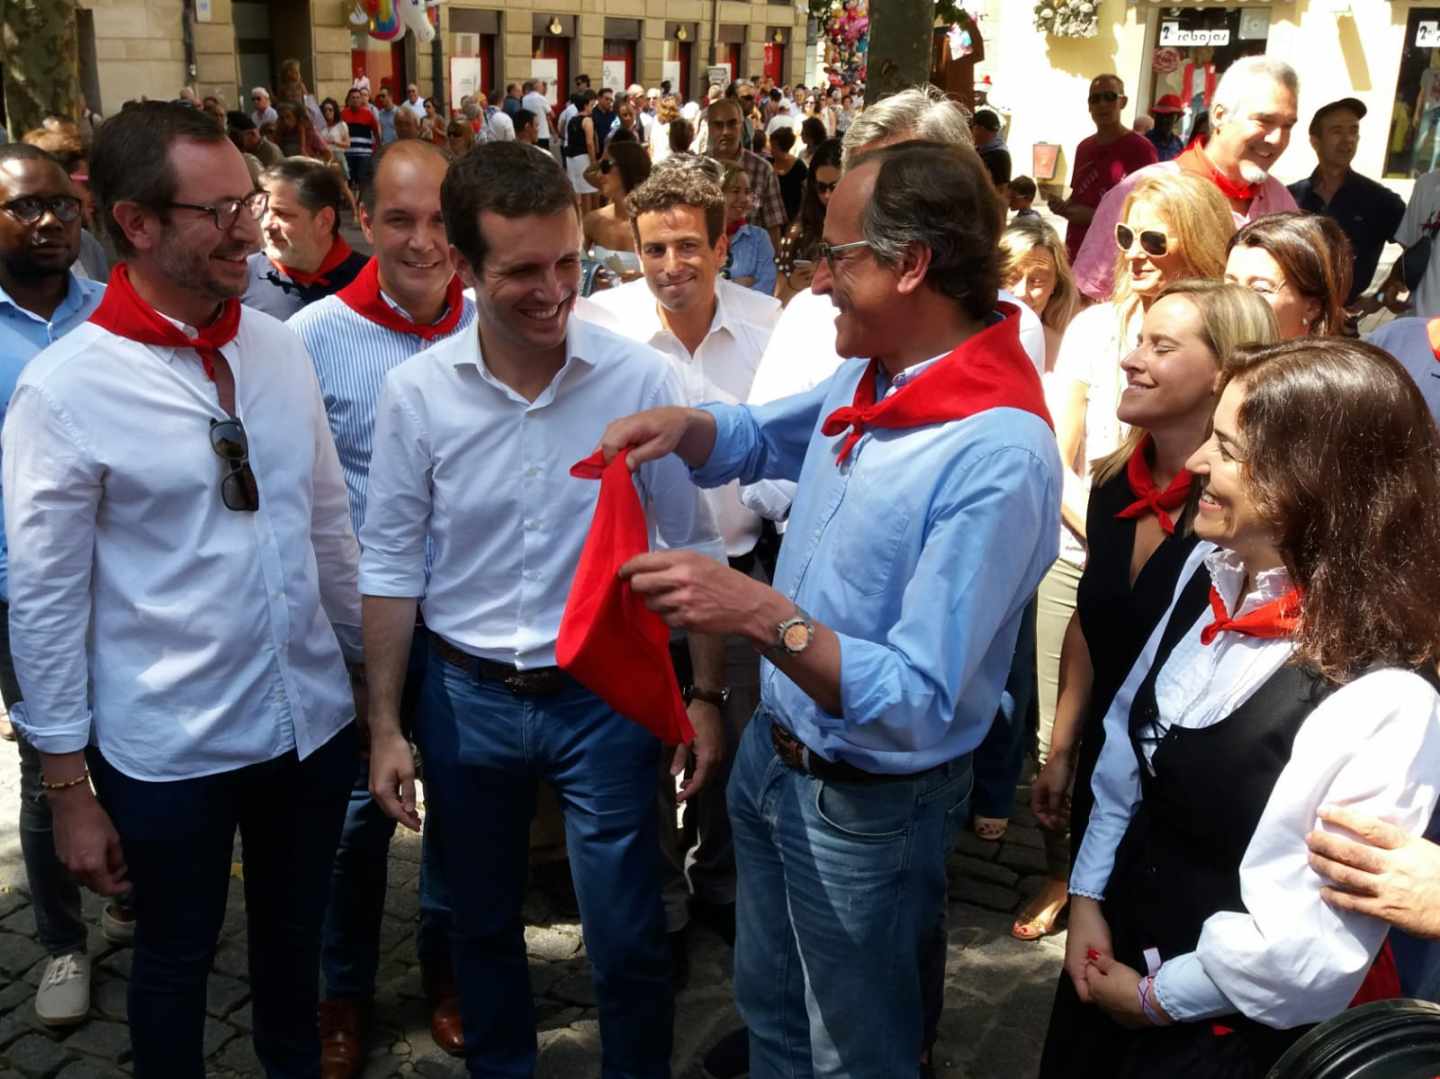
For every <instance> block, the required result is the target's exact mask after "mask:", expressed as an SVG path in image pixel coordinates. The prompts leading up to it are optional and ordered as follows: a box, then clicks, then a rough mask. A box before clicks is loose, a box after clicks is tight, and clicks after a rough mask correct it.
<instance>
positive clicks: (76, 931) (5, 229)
mask: <svg viewBox="0 0 1440 1079" xmlns="http://www.w3.org/2000/svg"><path fill="white" fill-rule="evenodd" d="M79 255H80V200H79V198H78V196H77V193H76V191H75V189H74V187H73V186H72V185H71V183H70V177H69V176H67V175H66V173H65V169H64V168H63V167H61V165H60V163H59V162H58V161H56V160H55V159H54V158H52V157H51V156H50V155H49V154H47V153H46V152H45V151H44V150H41V149H40V148H38V147H35V146H27V145H25V144H24V143H15V144H7V145H5V146H0V423H3V421H4V418H5V410H6V407H7V406H8V405H9V403H10V396H11V394H13V393H14V392H15V383H16V382H17V381H18V380H19V378H20V371H21V369H22V368H24V366H25V365H26V364H27V363H29V362H30V360H31V359H32V358H33V357H34V356H35V355H36V354H38V353H39V352H40V351H41V350H42V349H44V348H45V347H46V346H47V345H49V344H50V343H51V342H53V341H56V340H58V339H59V338H61V337H63V336H64V335H65V334H67V333H69V332H70V331H71V330H73V329H74V328H75V327H76V326H78V325H80V324H81V323H82V322H84V321H85V320H86V319H87V318H89V317H90V312H91V311H93V310H95V306H96V305H97V304H98V303H99V302H100V297H101V295H102V294H103V293H104V291H105V286H104V285H102V284H100V283H98V282H95V281H90V280H86V279H85V278H82V277H78V276H76V274H75V272H74V271H73V270H72V269H71V266H72V265H73V264H74V263H75V260H76V259H77V258H78V257H79ZM3 520H4V518H3V513H0V522H3ZM7 554H8V552H7V550H6V547H5V537H4V534H3V532H0V696H3V698H4V701H5V709H6V711H7V712H14V713H16V714H17V715H20V714H23V709H24V707H25V705H24V702H23V701H22V700H21V694H20V684H19V682H18V681H17V680H16V678H15V668H14V664H13V662H12V661H11V658H10V607H9V604H10V597H9V589H8V584H9V581H8V577H7V574H6V561H7V558H6V556H7ZM3 724H4V730H3V732H0V733H3V734H4V736H5V737H6V738H15V737H16V736H15V733H14V731H13V730H12V728H11V727H10V722H9V720H8V719H6V720H4V721H3ZM18 741H19V749H20V849H21V852H22V853H23V855H24V857H25V875H26V878H27V881H28V884H29V888H30V897H31V902H32V904H33V907H34V911H35V933H36V936H37V937H39V939H40V943H41V945H42V946H43V947H44V948H45V950H46V951H47V952H49V953H50V962H49V965H48V966H47V967H46V971H45V977H44V978H42V979H41V982H40V989H39V990H38V992H37V993H36V998H35V1011H36V1014H37V1015H38V1016H39V1018H40V1020H41V1021H42V1022H44V1023H47V1024H56V1025H59V1024H68V1023H78V1022H81V1021H83V1020H84V1018H85V1016H86V1014H87V1013H88V1012H89V1010H90V967H89V959H88V957H87V956H86V953H85V937H86V930H85V922H84V920H83V919H82V918H81V914H80V889H79V888H78V887H77V886H76V884H75V882H74V881H73V880H72V879H71V878H70V875H69V874H68V873H66V872H65V869H64V867H63V866H62V865H61V864H60V860H59V859H58V858H57V857H56V855H55V843H54V841H53V840H52V838H51V820H50V804H49V803H48V802H47V801H46V800H45V799H44V798H42V797H40V794H41V790H40V782H41V773H40V755H39V754H38V753H37V752H36V751H35V747H34V746H32V745H31V744H30V743H29V742H28V741H26V740H25V739H24V738H19V739H18ZM127 925H133V922H131V921H130V918H129V914H128V912H127V911H126V910H125V909H124V908H122V907H120V906H118V905H117V904H116V903H111V905H110V907H109V908H108V909H107V910H106V926H107V934H108V933H110V932H119V931H121V930H123V929H124V928H126V927H127ZM112 926H114V927H115V928H114V929H111V927H112Z"/></svg>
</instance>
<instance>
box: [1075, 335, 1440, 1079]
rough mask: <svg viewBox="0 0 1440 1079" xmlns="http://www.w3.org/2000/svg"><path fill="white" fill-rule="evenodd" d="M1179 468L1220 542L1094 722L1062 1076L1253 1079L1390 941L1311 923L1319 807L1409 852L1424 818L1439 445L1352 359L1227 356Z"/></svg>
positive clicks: (1437, 624)
mask: <svg viewBox="0 0 1440 1079" xmlns="http://www.w3.org/2000/svg"><path fill="white" fill-rule="evenodd" d="M1189 468H1190V470H1191V471H1192V472H1193V473H1194V474H1195V475H1196V477H1197V478H1198V480H1199V483H1200V485H1201V488H1202V492H1201V494H1200V497H1199V500H1198V508H1197V513H1196V517H1195V523H1194V529H1195V532H1196V534H1197V535H1198V536H1200V537H1201V538H1202V539H1203V540H1208V541H1211V542H1208V543H1201V544H1200V545H1199V546H1197V548H1196V549H1195V551H1194V552H1193V553H1192V554H1191V556H1190V557H1189V559H1187V562H1186V566H1185V569H1184V571H1183V574H1182V578H1181V580H1182V583H1181V584H1180V586H1179V587H1178V588H1177V590H1176V595H1175V599H1174V601H1173V603H1172V604H1171V608H1170V611H1169V612H1168V615H1167V617H1166V618H1165V619H1164V620H1163V622H1162V623H1161V625H1160V626H1159V627H1157V629H1156V630H1155V632H1154V633H1152V634H1151V635H1150V638H1149V640H1147V641H1146V643H1145V647H1144V649H1143V650H1142V653H1141V656H1140V659H1139V660H1138V661H1137V663H1136V665H1135V667H1134V669H1133V670H1132V671H1131V673H1130V675H1129V676H1128V677H1127V678H1126V680H1125V683H1124V685H1122V686H1121V688H1120V690H1119V691H1118V692H1117V693H1116V695H1115V699H1114V702H1113V703H1112V706H1111V708H1110V709H1109V711H1108V713H1107V714H1106V717H1105V726H1106V735H1107V736H1106V742H1105V747H1104V749H1103V751H1102V753H1101V757H1100V761H1099V763H1098V764H1097V766H1096V770H1095V776H1094V784H1093V785H1094V792H1095V808H1094V811H1093V813H1092V816H1091V820H1090V826H1089V830H1088V831H1087V833H1086V836H1085V840H1084V843H1083V845H1082V847H1081V849H1080V852H1079V854H1078V856H1077V858H1076V863H1075V868H1074V872H1073V874H1072V876H1071V880H1070V892H1071V897H1072V900H1071V902H1072V912H1071V918H1070V937H1069V940H1068V942H1067V946H1066V958H1065V967H1066V972H1067V973H1068V974H1069V976H1070V978H1071V979H1072V981H1073V983H1074V986H1075V990H1076V992H1077V994H1078V997H1079V999H1080V1000H1081V1001H1084V1002H1086V1003H1087V1004H1090V1005H1094V1007H1091V1008H1087V1009H1084V1010H1085V1011H1086V1012H1087V1013H1088V1014H1087V1015H1086V1016H1085V1020H1084V1022H1082V1023H1078V1024H1072V1025H1071V1027H1070V1028H1069V1029H1070V1031H1071V1033H1072V1035H1075V1036H1074V1037H1072V1038H1071V1039H1070V1041H1069V1044H1068V1045H1065V1046H1058V1045H1055V1044H1051V1045H1047V1054H1053V1056H1050V1057H1048V1059H1054V1060H1055V1061H1056V1062H1057V1063H1058V1062H1059V1061H1064V1065H1063V1067H1064V1074H1066V1075H1067V1076H1076V1075H1096V1076H1099V1075H1103V1076H1106V1077H1107V1079H1111V1077H1134V1076H1155V1077H1160V1076H1164V1077H1166V1079H1172V1077H1183V1076H1197V1077H1198V1076H1205V1077H1207V1079H1209V1077H1226V1079H1229V1077H1246V1079H1249V1077H1255V1079H1259V1077H1261V1076H1263V1075H1264V1074H1265V1073H1266V1071H1267V1070H1268V1069H1269V1067H1270V1066H1271V1065H1272V1064H1273V1063H1274V1062H1275V1060H1276V1059H1277V1058H1278V1057H1279V1056H1280V1055H1281V1054H1282V1053H1283V1052H1284V1050H1285V1049H1286V1048H1287V1047H1288V1046H1289V1045H1290V1044H1292V1043H1293V1042H1294V1041H1295V1040H1297V1039H1298V1038H1299V1037H1300V1035H1301V1034H1303V1033H1304V1031H1305V1029H1306V1027H1307V1026H1308V1025H1309V1024H1312V1023H1315V1022H1318V1021H1320V1020H1323V1019H1327V1018H1329V1017H1331V1016H1333V1015H1335V1014H1337V1013H1338V1012H1340V1011H1341V1010H1343V1009H1344V1008H1345V1007H1346V1006H1347V1005H1348V1004H1349V1003H1350V1002H1351V1000H1352V999H1354V998H1355V996H1356V994H1357V992H1358V991H1359V990H1360V989H1361V986H1362V983H1363V982H1365V981H1366V978H1367V974H1369V973H1371V967H1372V963H1373V962H1374V960H1375V959H1376V956H1377V953H1379V952H1380V949H1381V945H1382V943H1383V941H1384V938H1385V932H1386V927H1385V925H1384V923H1383V922H1380V921H1379V920H1377V919H1374V918H1371V917H1368V916H1365V915H1361V914H1356V913H1350V912H1344V911H1338V910H1335V909H1333V908H1331V907H1330V906H1328V905H1326V903H1325V902H1324V900H1323V899H1322V897H1321V885H1322V882H1321V880H1320V878H1319V877H1318V876H1317V875H1316V874H1314V873H1313V872H1312V871H1311V870H1310V868H1309V864H1308V850H1307V847H1306V842H1305V840H1306V835H1307V834H1308V833H1309V832H1310V830H1311V829H1312V827H1314V826H1315V824H1316V823H1317V813H1318V810H1319V808H1320V807H1321V806H1322V805H1325V804H1342V805H1347V806H1349V807H1351V808H1353V809H1355V810H1357V811H1359V812H1364V813H1368V814H1371V815H1375V816H1381V817H1384V818H1385V819H1387V820H1390V821H1392V822H1394V823H1395V824H1397V825H1398V826H1400V827H1402V828H1406V829H1408V830H1412V831H1413V830H1419V829H1420V828H1422V827H1423V826H1424V824H1425V822H1426V821H1427V820H1429V818H1430V814H1431V812H1432V810H1433V808H1434V806H1435V802H1436V795H1437V790H1436V777H1437V776H1440V692H1437V679H1436V677H1435V674H1434V669H1435V665H1436V661H1437V659H1440V608H1437V606H1436V603H1435V598H1436V597H1437V596H1440V558H1437V557H1436V553H1437V552H1440V435H1437V432H1436V428H1435V425H1434V424H1433V423H1432V422H1431V421H1430V417H1429V413H1428V411H1427V410H1426V407H1425V403H1424V401H1423V399H1422V398H1421V396H1420V394H1419V391H1418V390H1417V389H1416V388H1415V385H1414V383H1413V381H1411V380H1410V379H1409V377H1408V376H1407V375H1406V374H1405V372H1404V370H1403V369H1402V368H1401V367H1400V366H1399V364H1397V363H1396V362H1395V361H1394V360H1393V359H1391V358H1390V357H1389V356H1388V355H1386V354H1385V353H1383V352H1381V351H1380V350H1379V349H1376V348H1374V347H1372V346H1369V345H1365V344H1361V343H1358V342H1354V341H1349V340H1345V339H1342V338H1306V339H1301V340H1296V341H1291V342H1287V343H1285V344H1280V345H1274V346H1270V347H1268V348H1261V349H1256V350H1253V351H1250V352H1248V353H1247V354H1244V355H1241V356H1238V357H1233V358H1231V360H1229V361H1228V362H1227V364H1226V368H1225V373H1224V375H1223V376H1222V386H1221V396H1220V401H1219V404H1218V405H1217V406H1216V410H1215V417H1214V421H1213V426H1212V433H1211V435H1210V437H1209V438H1208V440H1207V441H1206V442H1205V444H1204V445H1203V446H1202V447H1201V448H1200V449H1199V451H1197V452H1196V453H1195V455H1194V456H1193V457H1192V458H1191V459H1190V462H1189ZM1376 968H1377V970H1378V969H1379V964H1376ZM1377 981H1378V979H1377ZM1372 984H1373V983H1372ZM1052 1043H1053V1039H1052Z"/></svg>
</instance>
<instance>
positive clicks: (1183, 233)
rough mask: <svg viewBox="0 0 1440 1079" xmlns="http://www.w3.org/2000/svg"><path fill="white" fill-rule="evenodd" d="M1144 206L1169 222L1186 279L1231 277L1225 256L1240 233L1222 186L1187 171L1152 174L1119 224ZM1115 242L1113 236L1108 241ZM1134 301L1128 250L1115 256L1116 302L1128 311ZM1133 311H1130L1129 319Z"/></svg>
mask: <svg viewBox="0 0 1440 1079" xmlns="http://www.w3.org/2000/svg"><path fill="white" fill-rule="evenodd" d="M1137 202H1144V203H1146V204H1147V205H1149V206H1150V208H1151V209H1153V210H1154V211H1155V212H1156V214H1158V215H1159V216H1160V217H1161V218H1163V219H1164V221H1165V233H1166V235H1167V236H1168V237H1169V241H1170V244H1171V250H1172V251H1177V252H1178V253H1179V255H1180V256H1181V258H1183V259H1184V261H1185V267H1184V270H1183V272H1182V273H1181V274H1180V276H1181V277H1186V278H1208V279H1211V280H1215V281H1219V280H1220V279H1221V278H1223V277H1224V276H1225V256H1226V254H1227V253H1228V252H1227V245H1228V244H1229V242H1230V237H1231V236H1233V235H1234V234H1235V216H1234V214H1232V213H1231V212H1230V203H1229V202H1227V201H1226V199H1225V196H1224V195H1222V194H1220V190H1219V188H1217V187H1216V186H1215V185H1214V184H1212V183H1210V182H1209V181H1208V180H1202V179H1200V178H1199V177H1198V176H1188V175H1186V174H1185V173H1182V172H1162V173H1157V174H1155V175H1153V176H1147V177H1145V179H1143V180H1141V181H1140V182H1139V183H1138V184H1136V185H1135V186H1134V187H1133V188H1131V189H1130V194H1129V195H1127V196H1126V198H1125V205H1124V206H1123V207H1122V208H1121V210H1120V217H1119V221H1120V222H1121V223H1124V222H1125V221H1126V220H1127V219H1128V218H1129V217H1130V209H1131V207H1133V206H1134V205H1135V204H1136V203H1137ZM1106 240H1107V242H1109V243H1114V242H1115V238H1114V237H1113V236H1107V237H1106ZM1133 299H1134V293H1133V291H1132V282H1131V280H1130V260H1129V259H1128V258H1126V257H1125V252H1123V251H1116V252H1115V304H1116V306H1117V307H1119V308H1122V309H1125V308H1128V307H1130V306H1131V301H1132V300H1133ZM1128 314H1129V312H1128V311H1124V316H1125V317H1128Z"/></svg>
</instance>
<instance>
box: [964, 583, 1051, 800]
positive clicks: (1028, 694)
mask: <svg viewBox="0 0 1440 1079" xmlns="http://www.w3.org/2000/svg"><path fill="white" fill-rule="evenodd" d="M1035 611H1036V604H1035V600H1034V599H1032V600H1031V601H1030V602H1029V603H1028V604H1026V605H1025V613H1024V615H1023V616H1022V617H1021V619H1020V636H1019V637H1018V638H1017V639H1016V641H1015V655H1014V658H1013V659H1011V661H1010V674H1009V675H1008V676H1007V677H1006V679H1005V692H1004V693H1003V694H1001V696H1000V708H999V710H998V711H997V712H996V713H995V722H994V723H992V724H991V725H990V733H989V734H987V735H986V736H985V740H984V741H983V742H981V743H980V746H979V748H977V749H976V750H975V797H974V798H973V799H972V808H973V809H974V812H975V815H976V816H977V817H998V818H1002V819H1006V818H1009V816H1010V814H1011V813H1013V812H1014V810H1015V787H1016V784H1018V783H1019V782H1020V772H1021V771H1022V770H1023V769H1024V767H1025V746H1026V744H1027V743H1028V742H1029V740H1030V712H1031V709H1032V708H1033V707H1034V705H1035V703H1036V702H1035V690H1036V683H1035Z"/></svg>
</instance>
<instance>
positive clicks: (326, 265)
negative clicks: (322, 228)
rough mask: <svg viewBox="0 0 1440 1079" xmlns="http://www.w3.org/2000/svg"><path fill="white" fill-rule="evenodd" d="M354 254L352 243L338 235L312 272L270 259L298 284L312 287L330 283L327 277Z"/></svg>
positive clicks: (271, 262) (278, 268)
mask: <svg viewBox="0 0 1440 1079" xmlns="http://www.w3.org/2000/svg"><path fill="white" fill-rule="evenodd" d="M352 254H354V252H353V251H351V250H350V245H349V244H348V243H346V242H345V237H343V236H337V237H335V242H334V243H332V244H331V245H330V251H329V252H328V253H327V254H326V255H325V258H324V259H322V260H321V262H320V265H319V266H317V267H315V269H314V270H312V271H311V272H310V273H306V272H305V271H304V270H296V269H292V268H291V267H289V266H286V265H285V264H284V263H283V262H278V261H276V260H275V259H271V260H270V265H272V266H274V267H275V269H277V270H279V271H280V272H281V273H283V274H284V275H285V276H286V277H288V278H290V280H291V281H294V282H295V283H296V284H297V285H301V286H303V287H305V288H310V287H311V286H312V285H328V284H329V283H330V282H329V281H327V280H326V277H327V276H329V274H330V273H331V271H333V270H334V269H335V268H336V267H338V266H339V265H340V264H341V263H342V262H344V261H345V260H346V259H348V258H349V257H350V256H351V255H352Z"/></svg>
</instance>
